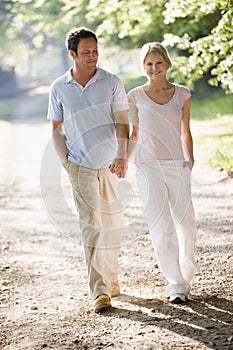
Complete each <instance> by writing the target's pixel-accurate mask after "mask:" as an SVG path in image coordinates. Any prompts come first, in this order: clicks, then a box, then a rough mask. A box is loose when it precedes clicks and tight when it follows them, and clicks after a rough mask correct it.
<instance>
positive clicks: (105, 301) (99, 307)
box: [94, 294, 112, 312]
mask: <svg viewBox="0 0 233 350" xmlns="http://www.w3.org/2000/svg"><path fill="white" fill-rule="evenodd" d="M111 307H112V304H111V299H110V298H109V296H108V295H106V294H101V295H99V296H98V297H97V298H96V299H95V301H94V311H95V312H102V311H104V310H106V309H109V308H111Z"/></svg>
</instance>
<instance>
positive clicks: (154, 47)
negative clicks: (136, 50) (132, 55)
mask: <svg viewBox="0 0 233 350" xmlns="http://www.w3.org/2000/svg"><path fill="white" fill-rule="evenodd" d="M151 52H154V53H156V54H157V55H159V56H161V57H162V58H163V60H164V62H166V63H167V64H168V68H171V67H172V62H171V59H170V56H169V54H168V51H167V49H166V48H165V47H164V46H163V45H162V44H160V43H159V42H152V43H147V44H145V45H143V47H142V48H141V51H140V62H141V66H142V68H143V66H144V63H145V59H146V56H147V55H148V53H151Z"/></svg>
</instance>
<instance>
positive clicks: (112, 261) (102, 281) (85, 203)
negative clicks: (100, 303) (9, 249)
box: [68, 162, 123, 299]
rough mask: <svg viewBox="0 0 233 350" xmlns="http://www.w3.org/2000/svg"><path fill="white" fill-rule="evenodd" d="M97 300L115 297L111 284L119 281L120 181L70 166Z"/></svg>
mask: <svg viewBox="0 0 233 350" xmlns="http://www.w3.org/2000/svg"><path fill="white" fill-rule="evenodd" d="M68 174H69V179H70V182H71V185H72V189H73V196H74V201H75V205H76V208H77V210H78V212H79V223H80V230H81V234H82V242H83V245H84V252H85V259H86V265H87V270H88V285H89V291H90V295H91V296H92V298H93V299H95V298H96V297H98V296H99V295H100V294H107V295H109V296H111V282H116V281H117V280H118V257H119V253H120V241H121V238H120V236H121V229H122V227H123V209H122V207H121V205H120V202H119V200H118V198H119V194H118V192H117V190H118V188H117V186H118V183H119V179H118V178H117V176H116V175H114V174H112V173H111V172H110V170H109V169H100V170H93V169H88V168H84V167H81V166H78V165H76V164H74V163H71V162H69V163H68Z"/></svg>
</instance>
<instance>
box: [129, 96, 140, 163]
mask: <svg viewBox="0 0 233 350" xmlns="http://www.w3.org/2000/svg"><path fill="white" fill-rule="evenodd" d="M128 101H129V109H130V113H131V117H132V127H131V130H132V131H131V135H130V138H129V143H128V159H130V158H131V157H132V155H133V153H134V151H135V148H136V146H137V142H138V135H139V118H138V109H137V107H136V106H135V104H134V103H133V101H132V100H131V99H130V98H129V99H128Z"/></svg>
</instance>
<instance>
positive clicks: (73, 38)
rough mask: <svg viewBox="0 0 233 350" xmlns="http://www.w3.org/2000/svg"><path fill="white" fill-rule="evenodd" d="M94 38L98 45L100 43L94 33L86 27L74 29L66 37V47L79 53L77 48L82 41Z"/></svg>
mask: <svg viewBox="0 0 233 350" xmlns="http://www.w3.org/2000/svg"><path fill="white" fill-rule="evenodd" d="M88 38H93V39H94V40H95V41H96V43H97V42H98V40H97V37H96V35H95V33H94V32H92V31H91V30H90V29H88V28H85V27H80V28H74V29H72V30H71V31H69V33H68V34H67V36H66V47H67V49H68V50H72V51H74V52H75V53H77V48H78V44H79V42H80V40H82V39H88Z"/></svg>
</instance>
